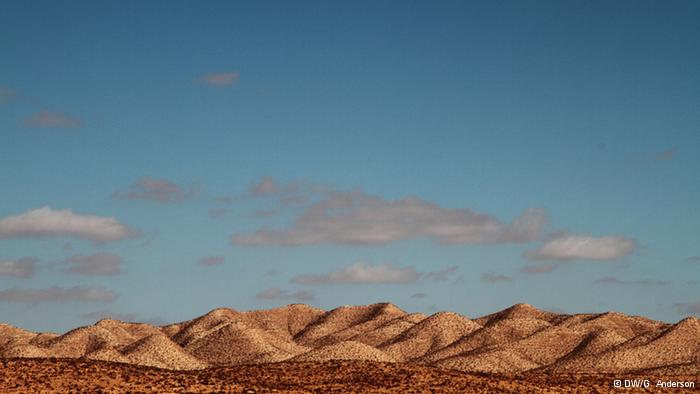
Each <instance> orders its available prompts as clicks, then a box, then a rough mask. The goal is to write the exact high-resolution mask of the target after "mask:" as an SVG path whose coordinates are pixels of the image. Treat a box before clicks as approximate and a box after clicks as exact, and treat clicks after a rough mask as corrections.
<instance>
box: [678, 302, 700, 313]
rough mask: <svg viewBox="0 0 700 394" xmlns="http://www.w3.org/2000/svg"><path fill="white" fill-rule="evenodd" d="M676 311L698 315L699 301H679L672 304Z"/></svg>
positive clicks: (699, 311) (699, 310) (699, 309)
mask: <svg viewBox="0 0 700 394" xmlns="http://www.w3.org/2000/svg"><path fill="white" fill-rule="evenodd" d="M674 306H675V307H676V309H678V311H680V312H682V313H688V314H693V315H700V301H698V302H679V303H677V304H675V305H674Z"/></svg>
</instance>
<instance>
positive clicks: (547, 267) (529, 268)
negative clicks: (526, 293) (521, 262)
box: [520, 263, 561, 275]
mask: <svg viewBox="0 0 700 394" xmlns="http://www.w3.org/2000/svg"><path fill="white" fill-rule="evenodd" d="M560 265H561V263H542V264H536V265H526V266H524V267H523V268H522V269H521V270H520V272H523V273H526V274H532V275H536V274H545V273H548V272H552V271H554V270H556V269H557V268H559V266H560Z"/></svg>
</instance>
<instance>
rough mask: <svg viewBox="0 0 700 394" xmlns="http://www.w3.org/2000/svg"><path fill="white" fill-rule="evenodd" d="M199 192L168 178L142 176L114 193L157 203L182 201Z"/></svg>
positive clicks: (121, 196)
mask: <svg viewBox="0 0 700 394" xmlns="http://www.w3.org/2000/svg"><path fill="white" fill-rule="evenodd" d="M196 194H197V192H196V190H195V189H194V188H193V187H189V188H186V187H183V186H180V185H178V184H176V183H175V182H172V181H169V180H167V179H158V178H152V177H149V176H144V177H141V178H140V179H139V180H138V181H136V183H134V184H133V185H131V187H130V188H129V189H128V190H124V191H116V192H114V194H112V196H113V197H115V198H121V199H125V200H146V201H154V202H157V203H161V204H165V203H174V202H182V201H185V200H188V199H190V198H192V197H194V196H195V195H196Z"/></svg>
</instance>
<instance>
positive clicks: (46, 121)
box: [23, 110, 83, 128]
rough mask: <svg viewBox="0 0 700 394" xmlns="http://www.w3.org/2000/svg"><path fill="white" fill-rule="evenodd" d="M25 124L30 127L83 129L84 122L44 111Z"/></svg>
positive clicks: (26, 120) (27, 119)
mask: <svg viewBox="0 0 700 394" xmlns="http://www.w3.org/2000/svg"><path fill="white" fill-rule="evenodd" d="M23 124H24V125H25V126H30V127H45V128H51V127H60V128H74V127H81V126H82V125H83V122H82V121H81V120H80V119H78V118H73V117H70V116H67V115H64V114H62V113H59V112H49V111H46V110H44V111H39V112H37V113H35V114H33V115H31V116H29V117H28V118H26V119H24V121H23Z"/></svg>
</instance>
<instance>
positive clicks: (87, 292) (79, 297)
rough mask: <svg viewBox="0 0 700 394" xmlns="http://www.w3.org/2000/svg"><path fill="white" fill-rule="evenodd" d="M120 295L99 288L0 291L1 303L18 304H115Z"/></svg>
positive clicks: (54, 287)
mask: <svg viewBox="0 0 700 394" xmlns="http://www.w3.org/2000/svg"><path fill="white" fill-rule="evenodd" d="M118 297H119V294H117V293H115V292H113V291H111V290H107V289H105V288H104V287H101V286H97V287H92V286H74V287H70V288H64V287H59V286H53V287H49V288H45V289H7V290H0V301H5V302H16V303H37V302H114V301H115V300H116V299H117V298H118Z"/></svg>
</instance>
